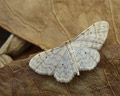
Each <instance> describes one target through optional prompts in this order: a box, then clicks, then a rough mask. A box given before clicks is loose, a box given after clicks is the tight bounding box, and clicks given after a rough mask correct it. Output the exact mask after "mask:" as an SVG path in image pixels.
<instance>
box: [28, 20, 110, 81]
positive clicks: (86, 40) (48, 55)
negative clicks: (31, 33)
mask: <svg viewBox="0 0 120 96" xmlns="http://www.w3.org/2000/svg"><path fill="white" fill-rule="evenodd" d="M108 29H109V24H108V23H107V22H106V21H100V22H97V23H94V24H93V25H91V26H90V27H89V28H88V29H86V30H84V31H83V32H82V33H81V34H80V35H78V36H77V37H76V38H75V39H73V40H72V41H70V42H68V43H66V44H65V45H64V46H60V47H56V48H53V49H50V50H47V51H44V52H41V53H39V54H37V55H36V56H34V57H33V58H32V59H31V60H30V62H29V66H30V68H31V69H33V70H34V71H35V72H36V73H38V74H43V75H54V77H55V78H56V80H57V81H59V82H65V83H67V82H69V81H71V79H72V78H73V77H74V75H75V74H76V73H77V74H78V75H79V71H84V70H92V69H94V67H96V65H97V63H98V62H99V61H100V54H99V52H98V51H97V50H99V49H100V48H101V47H102V45H103V44H104V41H105V40H106V38H107V35H108Z"/></svg>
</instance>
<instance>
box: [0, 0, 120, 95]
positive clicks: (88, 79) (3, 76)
mask: <svg viewBox="0 0 120 96" xmlns="http://www.w3.org/2000/svg"><path fill="white" fill-rule="evenodd" d="M53 5H54V8H53V9H54V11H55V12H56V15H57V17H58V18H59V20H60V22H59V20H57V19H56V17H55V16H54V14H53V13H52V11H51V2H50V0H36V1H33V0H0V13H1V14H2V15H0V25H1V26H2V27H4V28H6V29H7V30H9V31H11V32H12V33H14V34H17V35H18V36H20V37H22V38H24V39H25V40H28V41H29V42H32V43H34V44H36V45H38V46H40V47H42V48H43V49H49V48H53V47H56V46H59V45H60V44H61V43H63V41H66V40H68V36H67V35H66V33H65V31H64V28H65V29H66V30H67V31H68V32H69V34H70V36H71V38H72V37H75V36H76V35H78V34H79V33H80V32H81V31H82V30H83V29H85V28H87V27H88V26H89V25H91V24H92V23H94V22H96V21H100V20H106V21H108V22H109V23H110V30H109V34H108V38H107V40H106V42H105V44H104V46H103V47H102V49H101V50H100V54H101V61H100V63H99V64H98V66H97V67H96V68H95V69H94V70H93V71H86V72H81V75H80V76H75V78H74V79H73V80H72V81H71V82H70V83H67V84H64V83H59V82H57V81H56V80H55V78H54V77H52V76H42V75H38V74H37V73H35V72H34V71H33V70H31V69H30V68H29V67H28V63H29V60H30V58H28V59H24V60H21V61H17V62H13V63H12V64H10V65H9V66H6V67H4V68H2V69H0V96H120V32H119V31H120V12H119V10H120V6H119V5H120V1H119V0H63V1H62V0H54V1H53ZM60 24H62V25H63V26H64V27H61V25H60Z"/></svg>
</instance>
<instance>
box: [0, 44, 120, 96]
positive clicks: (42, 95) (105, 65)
mask: <svg viewBox="0 0 120 96" xmlns="http://www.w3.org/2000/svg"><path fill="white" fill-rule="evenodd" d="M103 53H104V54H106V55H104V54H103ZM111 53H114V54H112V56H111ZM119 54H120V46H118V45H110V46H108V47H106V48H104V49H103V51H102V52H101V57H102V60H101V62H100V63H99V64H98V66H97V67H96V68H95V69H94V70H93V71H86V72H81V75H80V76H75V77H74V79H73V80H72V81H71V82H70V83H67V84H64V83H59V82H57V81H56V80H55V78H54V77H53V76H42V75H38V74H37V73H35V72H34V71H33V70H31V69H30V68H29V67H28V62H29V60H30V58H28V59H24V60H21V61H17V62H13V63H12V64H10V65H9V66H6V67H4V68H2V69H1V70H0V96H120V59H119V58H120V55H119ZM113 57H114V58H113ZM116 57H118V58H116Z"/></svg>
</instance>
